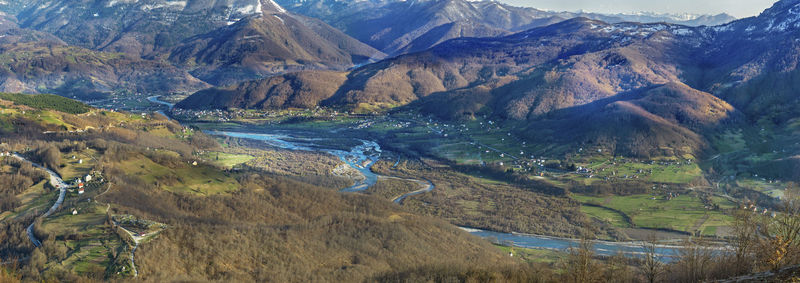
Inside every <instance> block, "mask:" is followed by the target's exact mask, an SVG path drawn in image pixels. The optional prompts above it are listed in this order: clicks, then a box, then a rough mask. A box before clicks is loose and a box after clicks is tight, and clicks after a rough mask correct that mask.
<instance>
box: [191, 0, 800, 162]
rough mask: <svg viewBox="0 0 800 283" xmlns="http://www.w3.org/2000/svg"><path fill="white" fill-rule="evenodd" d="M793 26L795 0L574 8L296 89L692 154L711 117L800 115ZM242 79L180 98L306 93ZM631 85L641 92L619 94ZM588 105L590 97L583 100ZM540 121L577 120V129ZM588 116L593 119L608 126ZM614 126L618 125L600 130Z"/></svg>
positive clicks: (798, 11)
mask: <svg viewBox="0 0 800 283" xmlns="http://www.w3.org/2000/svg"><path fill="white" fill-rule="evenodd" d="M798 35H800V0H792V1H781V2H778V3H776V4H775V6H774V7H773V8H771V9H769V10H767V11H765V12H764V13H762V14H761V15H760V16H758V17H753V18H748V19H743V20H738V21H735V22H732V23H730V24H726V25H722V26H714V27H688V26H682V25H674V24H637V23H619V24H607V23H604V22H601V21H596V20H591V19H586V18H577V19H572V20H567V21H563V22H560V23H557V24H554V25H550V26H546V27H540V28H534V29H530V30H527V31H524V32H519V33H516V34H513V35H509V36H504V37H498V38H461V39H454V40H449V41H446V42H444V43H441V44H439V45H437V46H435V47H433V48H432V49H430V50H428V51H425V52H419V53H414V54H409V55H404V56H399V57H396V58H392V59H389V60H385V61H381V62H377V63H374V64H369V65H366V66H363V67H361V68H358V69H356V70H353V71H350V72H347V73H342V74H330V75H329V76H336V77H339V76H341V75H346V76H347V79H346V80H344V81H338V80H337V81H333V82H326V87H324V88H318V89H320V90H327V92H326V93H324V94H320V93H315V94H314V96H313V97H308V98H307V99H303V98H294V99H295V100H302V101H306V102H308V101H312V102H316V103H313V104H311V106H313V107H315V106H317V105H322V106H336V107H345V108H349V109H354V110H356V111H358V110H359V108H361V107H362V106H364V105H370V106H371V107H387V108H389V107H396V106H399V105H409V106H410V107H416V108H419V109H420V110H422V111H425V112H428V113H432V114H435V115H438V116H440V117H443V118H447V119H469V118H471V117H474V116H476V115H490V116H493V117H499V118H506V119H512V120H519V121H529V122H530V124H531V125H539V127H544V128H536V131H538V132H547V131H548V129H549V130H551V131H557V132H552V133H557V134H559V135H561V137H560V138H564V141H566V142H575V143H582V142H588V141H593V142H596V143H599V142H600V141H603V143H604V144H605V145H608V146H611V147H613V148H616V150H618V151H619V153H621V154H637V155H640V154H645V153H647V151H648V150H653V151H655V150H658V148H660V147H662V146H664V145H666V144H672V145H674V147H673V148H682V149H681V151H682V152H695V153H697V152H699V151H702V150H703V148H704V147H705V144H706V142H705V141H704V136H705V135H706V134H708V133H713V132H714V129H715V128H716V127H717V126H720V125H727V124H728V123H736V122H742V121H744V120H750V121H753V120H758V119H763V118H765V117H769V119H771V121H772V122H774V123H782V122H785V121H788V120H789V119H791V118H794V117H798V116H800V107H799V106H800V96H797V95H796V94H797V93H798V91H800V89H798V86H797V84H796V83H794V82H796V81H797V79H800V71H798V68H797V66H798V63H800V56H797V54H800V52H798V51H800V43H798V42H797V40H796V38H798ZM292 76H293V79H295V80H301V81H302V82H303V84H304V85H306V86H305V87H304V89H310V88H313V87H311V86H308V85H309V84H311V85H313V84H314V81H313V80H309V79H304V78H305V77H306V76H304V75H292ZM291 79H292V78H287V77H286V76H283V77H282V80H291ZM257 84H259V85H265V84H266V85H269V84H270V83H267V81H266V80H262V81H261V82H259V83H257ZM336 85H338V87H336ZM241 86H242V85H240V86H235V87H232V88H229V89H225V90H223V89H217V90H213V89H212V90H207V91H204V92H201V93H197V94H195V95H193V97H190V98H189V99H187V100H186V101H185V103H182V104H181V105H180V106H182V107H186V108H218V107H237V108H248V107H253V105H256V104H253V103H251V102H248V101H247V99H244V98H246V97H258V98H259V99H260V100H261V101H264V100H269V99H270V97H272V96H276V95H278V96H279V95H286V94H291V95H296V96H304V95H305V94H304V92H301V91H296V89H283V90H282V91H281V92H280V93H276V92H274V91H267V89H268V88H247V87H241ZM659 86H661V87H660V88H656V89H655V90H653V88H654V87H659ZM657 90H658V92H655V94H657V95H655V94H654V91H657ZM223 91H227V92H226V95H225V96H224V98H222V97H223V96H219V95H216V96H215V97H218V98H220V99H221V100H226V99H227V98H234V97H235V98H236V99H234V100H227V101H226V102H225V103H222V101H216V102H212V101H209V100H202V99H199V97H200V96H204V95H210V94H213V93H221V92H223ZM629 93H638V94H641V93H644V94H645V96H647V97H649V98H647V99H646V100H642V99H639V98H637V99H635V100H630V99H624V100H623V99H622V97H627V96H620V95H622V94H629ZM634 97H637V96H634ZM715 97H718V98H721V99H722V100H718V99H716V98H715ZM609 99H611V100H609ZM656 100H658V101H667V102H668V103H655V102H654V101H656ZM609 101H612V102H613V103H611V102H609ZM648 101H649V102H648ZM645 102H647V104H644V103H645ZM257 105H258V107H268V108H269V107H281V105H280V104H263V103H262V104H257ZM586 105H595V106H593V107H589V108H580V107H584V106H586ZM295 106H297V105H295ZM587 107H588V106H587ZM695 108H696V109H703V111H701V112H696V111H694V110H692V109H695ZM570 109H573V110H570ZM737 109H738V110H737ZM588 110H591V111H588ZM739 111H741V112H739ZM742 117H746V118H742ZM580 121H591V123H581V122H580ZM614 121H617V122H619V121H628V122H629V123H626V124H622V126H620V124H619V123H616V122H614ZM596 123H602V124H596ZM547 125H554V126H557V125H573V126H570V127H569V128H570V129H573V131H561V130H558V129H563V127H548V126H547ZM602 125H607V127H606V128H603V127H601V126H602ZM590 126H592V127H601V128H602V129H604V130H603V131H604V132H605V136H600V135H598V134H599V133H597V132H592V131H591V129H592V128H591V127H590ZM612 126H613V127H617V126H620V127H626V128H625V129H618V130H614V131H606V130H607V129H608V127H612ZM531 129H534V128H533V127H532V128H531ZM526 133H530V131H524V132H523V133H521V134H526ZM609 135H610V136H609ZM679 145H680V146H679Z"/></svg>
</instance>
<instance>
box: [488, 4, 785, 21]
mask: <svg viewBox="0 0 800 283" xmlns="http://www.w3.org/2000/svg"><path fill="white" fill-rule="evenodd" d="M501 1H502V2H506V3H508V4H512V5H515V6H526V7H534V8H538V9H544V10H553V11H578V10H584V11H587V12H598V13H630V12H640V11H646V12H657V13H692V14H719V13H728V14H731V15H733V16H734V17H737V18H745V17H750V16H756V15H758V14H759V13H761V12H762V11H764V10H765V9H767V8H769V7H770V6H772V4H773V3H775V2H776V0H501Z"/></svg>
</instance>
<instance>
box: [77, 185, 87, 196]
mask: <svg viewBox="0 0 800 283" xmlns="http://www.w3.org/2000/svg"><path fill="white" fill-rule="evenodd" d="M85 192H86V191H84V189H83V187H81V188H78V194H79V195H82V194H83V193H85Z"/></svg>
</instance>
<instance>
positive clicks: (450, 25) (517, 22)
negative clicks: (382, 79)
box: [278, 0, 735, 55]
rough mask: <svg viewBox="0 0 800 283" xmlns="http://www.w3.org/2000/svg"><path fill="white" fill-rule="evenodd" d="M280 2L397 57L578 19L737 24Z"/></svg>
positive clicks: (472, 4) (473, 6) (377, 0)
mask: <svg viewBox="0 0 800 283" xmlns="http://www.w3.org/2000/svg"><path fill="white" fill-rule="evenodd" d="M278 3H280V4H281V5H282V6H284V7H286V8H287V9H288V10H290V11H293V12H295V13H298V14H303V15H307V16H310V17H316V18H319V19H322V20H323V21H325V22H326V23H328V24H330V25H332V26H334V27H336V28H339V29H341V30H342V31H344V32H345V33H347V34H349V35H351V36H353V37H354V38H356V39H358V40H361V41H362V42H365V43H367V44H369V45H371V46H373V47H375V48H377V49H379V50H381V51H383V52H385V53H387V54H393V55H397V54H404V53H409V52H415V51H422V50H425V49H428V48H430V47H432V46H434V45H436V44H438V43H441V42H443V41H446V40H448V39H454V38H459V37H495V36H500V35H508V34H511V33H514V32H519V31H523V30H527V29H530V28H534V27H541V26H546V25H550V24H554V23H557V22H560V21H563V20H566V19H572V18H578V17H585V18H590V19H595V20H600V21H604V22H609V23H620V22H645V23H650V22H665V23H674V24H683V25H690V26H699V25H718V24H723V23H727V22H730V21H732V20H735V18H734V17H732V16H730V15H727V14H719V15H714V16H711V15H682V16H677V15H665V14H654V13H638V14H613V15H606V14H599V13H587V12H552V11H544V10H539V9H535V8H527V7H515V6H511V5H507V4H503V3H500V2H498V1H467V0H411V1H385V0H371V1H339V0H278Z"/></svg>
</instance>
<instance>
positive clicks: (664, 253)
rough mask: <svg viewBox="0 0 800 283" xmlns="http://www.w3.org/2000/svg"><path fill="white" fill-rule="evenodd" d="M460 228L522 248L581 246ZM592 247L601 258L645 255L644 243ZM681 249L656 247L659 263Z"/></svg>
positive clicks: (571, 241) (562, 240)
mask: <svg viewBox="0 0 800 283" xmlns="http://www.w3.org/2000/svg"><path fill="white" fill-rule="evenodd" d="M460 228H461V229H462V230H464V231H467V232H469V233H470V234H472V235H475V236H478V237H481V238H485V239H492V240H494V239H496V240H497V241H499V242H500V243H509V244H512V245H513V246H515V247H521V248H531V249H547V250H558V251H564V252H567V251H569V250H570V249H571V248H576V247H578V246H579V245H580V240H578V239H568V238H559V237H548V236H540V235H529V234H521V233H501V232H493V231H486V230H481V229H474V228H465V227H460ZM592 245H593V248H594V252H595V253H596V254H598V255H601V256H613V255H616V254H617V253H620V252H621V253H623V254H625V255H627V256H641V255H644V254H645V248H644V243H643V242H608V241H592ZM680 249H681V247H680V246H674V245H656V249H655V254H656V257H657V258H658V259H659V261H662V262H670V261H672V260H673V259H674V258H675V257H677V256H678V255H679V251H680Z"/></svg>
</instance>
